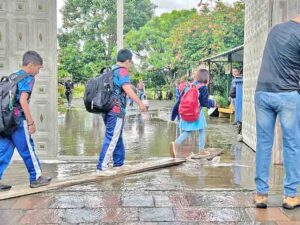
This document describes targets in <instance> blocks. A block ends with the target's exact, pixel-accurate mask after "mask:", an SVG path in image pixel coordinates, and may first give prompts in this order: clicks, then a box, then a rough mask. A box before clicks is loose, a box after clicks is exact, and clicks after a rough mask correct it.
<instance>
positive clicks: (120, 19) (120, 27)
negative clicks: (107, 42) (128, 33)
mask: <svg viewBox="0 0 300 225" xmlns="http://www.w3.org/2000/svg"><path fill="white" fill-rule="evenodd" d="M123 32H124V0H117V48H118V50H120V49H122V48H123Z"/></svg>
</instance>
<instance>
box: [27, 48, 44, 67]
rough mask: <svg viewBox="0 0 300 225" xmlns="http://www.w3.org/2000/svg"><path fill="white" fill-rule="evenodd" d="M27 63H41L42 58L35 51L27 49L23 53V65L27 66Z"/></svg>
mask: <svg viewBox="0 0 300 225" xmlns="http://www.w3.org/2000/svg"><path fill="white" fill-rule="evenodd" d="M29 63H33V64H36V65H43V59H42V57H41V56H40V54H39V53H37V52H36V51H27V52H25V53H24V55H23V66H27V65H28V64H29Z"/></svg>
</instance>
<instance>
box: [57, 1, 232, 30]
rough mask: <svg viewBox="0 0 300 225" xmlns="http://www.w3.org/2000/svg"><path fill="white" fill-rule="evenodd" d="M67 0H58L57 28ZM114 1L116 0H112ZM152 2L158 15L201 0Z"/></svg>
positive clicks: (194, 5) (191, 6) (192, 6)
mask: <svg viewBox="0 0 300 225" xmlns="http://www.w3.org/2000/svg"><path fill="white" fill-rule="evenodd" d="M64 1H65V0H57V11H58V12H57V28H61V27H62V15H61V13H60V12H59V9H61V8H62V7H63V5H64ZM111 1H114V0H111ZM210 1H211V0H203V3H205V2H208V3H209V2H210ZM223 1H224V2H227V3H232V2H235V1H236V0H223ZM151 2H152V3H154V4H155V5H157V6H158V7H157V9H156V11H155V14H156V15H160V14H162V13H165V12H171V11H172V10H180V9H192V8H195V7H196V6H197V4H198V3H199V2H200V0H151Z"/></svg>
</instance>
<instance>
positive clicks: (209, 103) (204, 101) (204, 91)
mask: <svg viewBox="0 0 300 225" xmlns="http://www.w3.org/2000/svg"><path fill="white" fill-rule="evenodd" d="M199 93H200V95H199V102H200V105H201V107H207V108H212V107H215V102H214V100H211V99H208V97H209V94H208V87H207V86H202V87H201V88H200V89H199Z"/></svg>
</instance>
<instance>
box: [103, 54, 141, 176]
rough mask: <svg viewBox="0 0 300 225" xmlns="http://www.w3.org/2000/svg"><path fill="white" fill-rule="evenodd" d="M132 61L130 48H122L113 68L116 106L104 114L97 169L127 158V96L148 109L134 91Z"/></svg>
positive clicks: (119, 162)
mask: <svg viewBox="0 0 300 225" xmlns="http://www.w3.org/2000/svg"><path fill="white" fill-rule="evenodd" d="M131 63H132V53H131V51H129V50H128V49H121V50H120V51H119V52H118V55H117V63H116V65H114V66H113V67H112V69H113V81H114V90H113V99H114V107H113V108H112V110H111V111H110V112H109V113H107V114H104V115H103V120H104V123H105V126H106V130H105V137H104V141H103V145H102V149H101V153H100V156H99V160H98V164H97V170H98V171H103V170H106V169H108V166H109V162H110V159H111V157H112V159H113V166H114V167H120V166H122V165H123V164H124V160H125V147H124V143H123V138H122V132H123V127H124V117H125V109H126V96H127V95H128V96H129V97H130V98H131V99H132V100H133V101H135V102H136V103H137V105H138V106H139V108H140V110H141V111H142V112H144V111H146V107H145V105H144V104H143V103H142V101H141V100H140V99H139V98H138V96H137V95H136V94H135V92H134V91H133V89H132V87H131V84H130V78H129V74H128V70H129V68H130V67H131Z"/></svg>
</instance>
